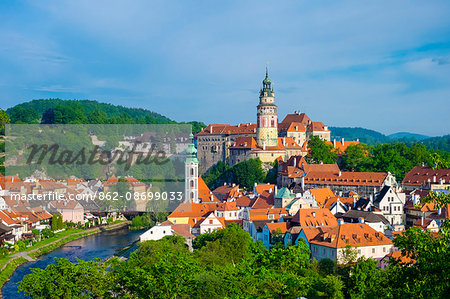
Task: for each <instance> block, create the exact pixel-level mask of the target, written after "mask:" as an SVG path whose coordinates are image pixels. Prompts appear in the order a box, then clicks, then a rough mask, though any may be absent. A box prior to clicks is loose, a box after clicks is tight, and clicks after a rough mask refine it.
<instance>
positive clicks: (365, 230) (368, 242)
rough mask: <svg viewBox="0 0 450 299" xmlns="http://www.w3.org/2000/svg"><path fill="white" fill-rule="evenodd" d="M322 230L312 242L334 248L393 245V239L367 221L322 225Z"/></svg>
mask: <svg viewBox="0 0 450 299" xmlns="http://www.w3.org/2000/svg"><path fill="white" fill-rule="evenodd" d="M320 230H321V232H320V233H319V234H318V235H316V236H315V237H314V238H313V239H312V240H311V241H310V243H311V244H317V245H322V246H326V247H332V248H343V247H345V246H347V245H350V246H354V247H363V246H375V245H391V244H392V241H391V240H390V239H389V238H387V237H386V236H384V234H383V233H380V232H377V231H376V230H374V229H373V228H371V227H370V226H369V225H367V224H365V223H345V224H341V225H336V226H328V227H321V228H320Z"/></svg>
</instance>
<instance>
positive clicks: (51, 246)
mask: <svg viewBox="0 0 450 299" xmlns="http://www.w3.org/2000/svg"><path fill="white" fill-rule="evenodd" d="M129 224H130V222H129V221H123V222H120V223H114V224H110V225H106V226H100V227H95V228H91V229H87V230H83V231H79V232H77V231H75V232H73V233H72V234H69V235H65V236H64V235H63V236H60V238H59V239H57V240H53V241H50V242H46V243H45V244H42V243H41V244H36V245H33V246H31V247H30V248H27V250H25V251H22V252H18V253H15V254H13V255H11V256H10V259H9V260H7V261H6V262H5V263H4V264H3V266H2V268H1V269H0V288H1V287H3V285H4V284H5V282H6V281H8V279H9V277H10V276H11V275H12V274H13V273H14V271H15V270H16V268H17V267H19V266H20V265H22V264H23V263H26V262H29V261H34V260H36V259H37V258H38V257H40V256H42V255H44V254H48V253H50V252H51V251H53V250H55V249H57V248H59V247H61V246H62V245H64V244H66V243H68V242H71V241H74V240H77V239H81V238H84V237H87V236H91V235H95V234H98V233H101V232H104V231H114V230H118V229H122V228H124V227H126V226H128V225H129ZM0 296H1V293H0Z"/></svg>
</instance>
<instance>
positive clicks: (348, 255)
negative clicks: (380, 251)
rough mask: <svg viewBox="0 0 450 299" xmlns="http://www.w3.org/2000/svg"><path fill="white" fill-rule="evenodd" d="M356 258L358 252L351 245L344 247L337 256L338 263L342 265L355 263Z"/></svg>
mask: <svg viewBox="0 0 450 299" xmlns="http://www.w3.org/2000/svg"><path fill="white" fill-rule="evenodd" d="M357 257H358V251H357V249H356V248H354V247H352V245H347V246H345V247H344V248H343V249H342V251H341V252H340V255H339V262H340V263H341V264H343V265H346V266H348V265H350V264H352V263H353V262H355V261H356V258H357Z"/></svg>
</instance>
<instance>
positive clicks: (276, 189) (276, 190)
mask: <svg viewBox="0 0 450 299" xmlns="http://www.w3.org/2000/svg"><path fill="white" fill-rule="evenodd" d="M274 190H275V194H277V193H278V187H277V185H275V188H274Z"/></svg>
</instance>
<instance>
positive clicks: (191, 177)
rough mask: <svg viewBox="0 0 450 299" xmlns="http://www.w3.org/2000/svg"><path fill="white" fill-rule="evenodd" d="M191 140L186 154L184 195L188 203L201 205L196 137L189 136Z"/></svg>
mask: <svg viewBox="0 0 450 299" xmlns="http://www.w3.org/2000/svg"><path fill="white" fill-rule="evenodd" d="M189 137H190V138H191V143H190V144H189V146H188V148H187V150H186V153H187V156H186V161H185V164H184V165H185V167H184V169H185V183H184V194H185V197H186V202H193V203H199V202H200V200H199V198H198V160H197V150H196V149H195V146H194V142H193V138H194V135H192V133H191V135H190V136H189Z"/></svg>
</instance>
